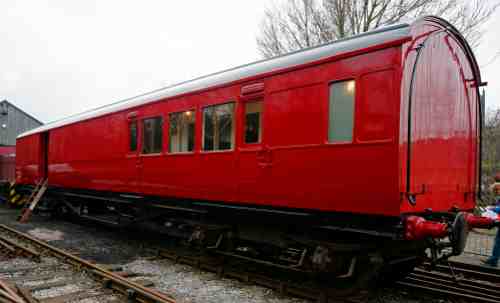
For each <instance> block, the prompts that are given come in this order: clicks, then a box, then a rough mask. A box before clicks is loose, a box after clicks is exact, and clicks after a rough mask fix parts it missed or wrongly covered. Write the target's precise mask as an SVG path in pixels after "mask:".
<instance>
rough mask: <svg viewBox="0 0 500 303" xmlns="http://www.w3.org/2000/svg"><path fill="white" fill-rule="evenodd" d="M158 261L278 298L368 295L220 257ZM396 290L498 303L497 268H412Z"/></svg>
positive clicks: (174, 256)
mask: <svg viewBox="0 0 500 303" xmlns="http://www.w3.org/2000/svg"><path fill="white" fill-rule="evenodd" d="M158 257H159V258H166V259H170V260H172V261H174V262H177V263H181V264H187V265H190V266H193V267H196V268H199V269H201V270H205V271H210V272H214V273H217V275H218V276H219V277H220V278H223V277H228V278H233V279H237V280H240V281H243V282H245V283H251V284H255V285H260V286H263V287H267V288H270V289H273V290H275V291H277V292H279V293H280V294H282V295H290V296H294V297H300V298H306V299H310V300H312V301H315V302H366V301H367V300H368V298H369V294H368V293H358V294H357V295H355V296H353V295H349V296H344V295H343V294H342V293H338V292H336V291H332V290H331V289H328V288H324V287H321V286H319V285H317V284H315V283H309V284H308V283H304V279H303V277H302V278H301V277H299V276H297V277H294V276H293V275H292V276H290V273H288V275H286V277H285V276H280V275H279V274H277V273H276V271H274V272H272V273H271V274H266V273H262V271H260V272H259V270H262V268H261V267H259V268H258V269H257V270H254V269H255V268H253V267H252V266H250V265H249V264H244V263H242V264H239V265H238V264H237V265H234V264H230V262H228V261H227V260H226V259H224V258H214V257H212V258H210V257H207V256H206V255H204V254H199V255H198V254H192V253H185V252H182V251H179V250H177V249H160V250H159V251H158ZM395 286H396V288H404V289H412V290H417V291H424V292H426V293H428V294H429V295H431V296H435V295H438V296H442V297H444V298H449V297H454V298H456V299H463V300H465V302H487V303H490V302H491V303H492V302H496V303H498V302H500V269H495V268H487V267H483V266H476V265H471V264H467V263H461V262H453V261H450V262H449V263H448V264H439V265H437V266H436V267H435V268H433V269H432V270H431V269H430V268H429V265H428V264H426V265H424V266H422V267H419V268H416V269H415V270H414V271H413V272H412V273H411V274H410V275H409V276H407V277H406V278H404V279H403V280H400V281H397V282H395Z"/></svg>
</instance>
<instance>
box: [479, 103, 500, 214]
mask: <svg viewBox="0 0 500 303" xmlns="http://www.w3.org/2000/svg"><path fill="white" fill-rule="evenodd" d="M482 139H483V140H482V145H483V146H482V147H483V153H482V160H483V164H482V178H481V181H482V184H481V188H482V190H483V194H482V196H483V201H482V203H480V204H481V205H483V206H484V205H489V204H491V203H492V202H493V201H494V198H495V196H494V194H493V192H492V191H491V190H490V186H491V184H492V183H493V182H494V176H495V174H496V173H498V172H500V109H497V110H487V111H486V117H485V121H484V128H483V132H482Z"/></svg>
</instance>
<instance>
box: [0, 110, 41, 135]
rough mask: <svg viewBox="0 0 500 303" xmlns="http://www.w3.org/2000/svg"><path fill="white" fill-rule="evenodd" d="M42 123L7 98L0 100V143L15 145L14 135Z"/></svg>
mask: <svg viewBox="0 0 500 303" xmlns="http://www.w3.org/2000/svg"><path fill="white" fill-rule="evenodd" d="M41 125H43V123H42V122H41V121H39V120H38V119H36V118H34V117H33V116H31V115H30V114H28V113H26V112H24V111H23V110H21V109H19V108H18V107H17V106H15V105H14V104H12V103H10V102H9V101H7V100H3V101H1V102H0V145H16V137H17V136H18V135H19V134H21V133H23V132H26V131H28V130H31V129H33V128H37V127H39V126H41Z"/></svg>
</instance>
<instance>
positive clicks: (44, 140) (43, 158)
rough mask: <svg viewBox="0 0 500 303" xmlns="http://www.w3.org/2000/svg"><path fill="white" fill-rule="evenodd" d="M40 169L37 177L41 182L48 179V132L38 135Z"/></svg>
mask: <svg viewBox="0 0 500 303" xmlns="http://www.w3.org/2000/svg"><path fill="white" fill-rule="evenodd" d="M39 155H40V167H39V172H38V173H39V176H40V179H41V180H45V179H47V178H48V177H49V168H48V165H49V132H43V133H41V134H40V153H39Z"/></svg>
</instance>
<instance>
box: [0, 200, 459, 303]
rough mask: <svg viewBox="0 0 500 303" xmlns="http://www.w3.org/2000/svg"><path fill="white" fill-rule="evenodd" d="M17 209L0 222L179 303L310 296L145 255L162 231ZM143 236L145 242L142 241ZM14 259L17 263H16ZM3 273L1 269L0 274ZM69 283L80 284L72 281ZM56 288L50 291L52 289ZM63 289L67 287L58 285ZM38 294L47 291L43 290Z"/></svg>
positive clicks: (383, 295) (293, 302)
mask: <svg viewBox="0 0 500 303" xmlns="http://www.w3.org/2000/svg"><path fill="white" fill-rule="evenodd" d="M18 213H19V211H18V210H11V209H7V208H4V207H3V206H0V224H6V225H8V226H11V227H13V228H16V229H18V230H21V231H24V232H26V233H29V234H30V235H32V236H34V237H37V238H40V239H43V240H45V241H48V242H50V244H52V245H54V246H56V247H59V248H62V249H65V250H67V251H69V252H71V253H75V254H78V255H79V256H80V257H82V258H84V259H87V260H91V261H94V262H96V263H100V264H121V265H123V267H124V270H127V271H132V272H136V273H142V274H148V275H150V276H148V280H151V281H153V282H154V283H155V288H156V289H157V290H160V291H162V292H165V293H166V294H169V295H171V296H173V297H174V298H175V299H176V300H177V301H178V302H179V303H188V302H189V303H191V302H193V303H194V302H200V303H201V302H203V303H207V302H217V303H220V302H222V303H230V302H252V303H301V302H311V301H308V300H303V299H298V298H291V297H282V296H280V295H279V294H278V293H277V292H274V291H272V290H269V289H267V288H263V287H259V286H254V285H248V284H245V283H242V282H239V281H236V280H231V279H219V278H217V277H216V275H215V274H213V273H208V272H203V271H199V270H197V269H195V268H192V267H190V266H187V265H181V264H175V263H173V262H171V261H169V260H165V259H162V260H148V257H150V256H152V254H153V252H152V251H151V250H150V249H148V248H147V247H150V244H151V243H153V244H158V243H161V242H162V241H168V240H166V239H164V238H161V236H158V235H151V233H149V234H147V235H146V234H145V233H142V232H140V231H129V230H127V231H124V230H118V229H113V228H108V227H105V226H102V225H98V224H95V223H88V222H69V221H62V220H53V219H51V218H49V217H43V216H33V217H32V218H31V220H30V221H29V222H28V223H26V224H20V223H18V222H16V217H17V215H18ZM145 237H147V238H148V239H147V240H146V241H147V242H148V244H146V245H145V244H144V243H145V242H146V241H145ZM16 262H17V263H16ZM23 262H26V261H21V260H19V261H16V260H15V259H14V260H10V261H7V262H0V269H1V268H3V267H4V266H5V267H11V266H25V265H26V264H24V265H23ZM0 277H1V274H0ZM69 287H74V288H75V289H77V288H78V287H82V286H81V285H76V284H75V285H73V286H69ZM53 291H54V290H53ZM62 291H67V290H61V292H62ZM36 296H37V297H39V298H42V297H44V296H45V294H44V293H43V291H40V292H38V293H37V294H36ZM98 301H99V300H92V299H89V300H87V301H86V302H98ZM370 302H373V303H396V302H408V303H410V302H411V303H420V302H422V303H423V302H436V303H438V302H439V303H445V302H451V301H447V300H445V299H443V298H432V297H428V296H425V295H422V294H416V293H409V292H406V291H402V290H399V289H394V288H386V289H380V290H378V291H377V293H376V294H374V295H373V298H372V299H370Z"/></svg>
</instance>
